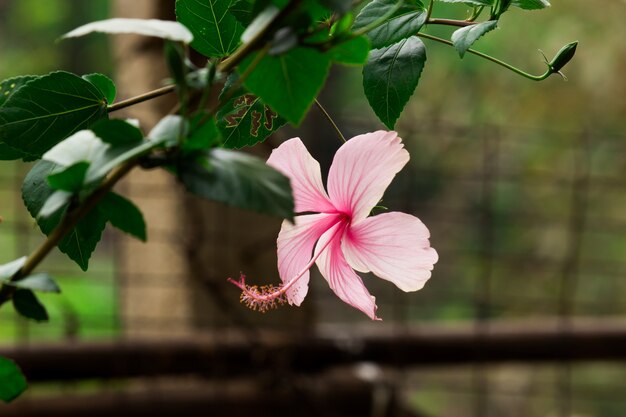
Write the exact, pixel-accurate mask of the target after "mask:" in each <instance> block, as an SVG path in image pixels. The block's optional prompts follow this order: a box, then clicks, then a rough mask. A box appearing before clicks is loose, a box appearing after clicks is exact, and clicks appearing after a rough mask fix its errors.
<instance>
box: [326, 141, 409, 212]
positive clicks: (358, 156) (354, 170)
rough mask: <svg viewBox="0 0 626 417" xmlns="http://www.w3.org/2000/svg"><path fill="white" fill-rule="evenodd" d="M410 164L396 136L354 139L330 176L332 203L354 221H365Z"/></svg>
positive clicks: (338, 155) (335, 161)
mask: <svg viewBox="0 0 626 417" xmlns="http://www.w3.org/2000/svg"><path fill="white" fill-rule="evenodd" d="M408 161H409V153H408V152H407V151H406V149H404V146H403V145H402V139H400V138H399V137H398V134H397V133H396V132H385V131H382V130H379V131H378V132H374V133H366V134H364V135H360V136H355V137H353V138H352V139H350V140H349V141H347V142H346V143H345V144H344V145H343V146H342V147H341V148H339V150H338V151H337V153H336V154H335V158H334V159H333V163H332V165H331V167H330V171H329V173H328V193H329V195H330V200H331V201H332V202H333V204H334V205H335V207H336V208H337V209H339V210H340V211H343V212H345V213H348V214H350V215H351V216H352V218H353V220H360V219H364V218H365V217H367V216H368V215H369V213H370V211H371V210H372V208H373V207H374V206H375V205H376V204H377V203H378V202H379V201H380V199H381V198H382V197H383V194H384V192H385V190H386V189H387V187H388V186H389V184H390V183H391V181H392V180H393V177H395V175H396V174H397V173H398V172H399V171H400V170H401V169H402V167H403V166H404V165H406V163H407V162H408Z"/></svg>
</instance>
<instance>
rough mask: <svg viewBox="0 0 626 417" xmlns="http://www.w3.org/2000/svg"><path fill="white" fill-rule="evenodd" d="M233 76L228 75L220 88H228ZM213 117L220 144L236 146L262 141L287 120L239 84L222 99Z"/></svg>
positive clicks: (227, 146) (231, 83) (234, 79)
mask: <svg viewBox="0 0 626 417" xmlns="http://www.w3.org/2000/svg"><path fill="white" fill-rule="evenodd" d="M236 79H237V77H235V76H233V77H230V78H229V79H228V82H227V83H226V86H225V87H224V91H229V89H230V88H231V86H232V85H233V84H234V82H235V81H236ZM217 119H218V122H217V126H218V128H219V130H220V132H221V133H222V138H223V144H224V146H225V147H226V148H236V149H238V148H241V147H244V146H252V145H254V144H256V143H259V142H263V141H264V140H265V139H267V137H268V136H269V135H271V134H272V133H273V132H275V131H276V130H278V129H280V128H281V127H282V126H283V125H284V124H285V123H286V122H287V121H286V120H285V119H283V118H282V117H280V116H279V115H278V114H276V112H274V111H273V110H272V109H271V108H270V107H269V106H268V105H266V104H265V103H263V101H262V100H261V99H260V98H259V97H257V96H255V95H254V94H251V93H248V92H247V91H246V90H244V89H243V88H240V89H239V90H238V91H237V92H235V94H233V95H232V97H231V98H230V99H229V100H228V101H227V102H226V103H224V106H223V107H222V108H221V109H220V111H219V112H218V113H217Z"/></svg>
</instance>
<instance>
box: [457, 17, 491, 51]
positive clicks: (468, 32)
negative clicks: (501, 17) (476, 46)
mask: <svg viewBox="0 0 626 417" xmlns="http://www.w3.org/2000/svg"><path fill="white" fill-rule="evenodd" d="M497 25H498V21H497V20H489V21H487V22H482V23H478V24H475V25H472V26H466V27H464V28H461V29H458V30H456V31H455V32H454V33H453V34H452V43H453V44H454V48H455V49H456V50H457V52H458V53H459V56H460V57H461V58H463V56H464V55H465V52H467V50H468V49H469V48H470V47H471V46H472V44H473V43H474V42H476V41H477V40H478V38H480V37H481V36H483V35H484V34H485V33H487V32H490V31H492V30H494V29H495V28H496V26H497Z"/></svg>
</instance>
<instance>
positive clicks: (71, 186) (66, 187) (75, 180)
mask: <svg viewBox="0 0 626 417" xmlns="http://www.w3.org/2000/svg"><path fill="white" fill-rule="evenodd" d="M88 169H89V162H77V163H75V164H74V165H70V166H69V167H67V168H65V169H64V170H63V171H59V172H57V173H55V174H52V175H49V176H48V184H50V187H52V188H53V189H55V190H62V191H69V192H71V193H77V192H79V191H80V190H81V189H82V188H83V184H84V182H85V175H86V174H87V170H88Z"/></svg>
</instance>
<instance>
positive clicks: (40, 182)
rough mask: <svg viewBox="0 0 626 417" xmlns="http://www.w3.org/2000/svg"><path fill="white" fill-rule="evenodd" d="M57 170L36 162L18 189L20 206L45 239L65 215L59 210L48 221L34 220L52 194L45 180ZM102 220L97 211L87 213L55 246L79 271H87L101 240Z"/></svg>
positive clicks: (40, 218)
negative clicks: (74, 263) (27, 213)
mask: <svg viewBox="0 0 626 417" xmlns="http://www.w3.org/2000/svg"><path fill="white" fill-rule="evenodd" d="M58 169H59V167H58V165H56V164H54V163H52V162H50V161H46V160H42V161H39V162H37V163H36V164H35V166H34V167H33V168H32V169H31V171H30V172H29V173H28V174H27V175H26V178H25V180H24V184H23V185H22V198H23V199H24V204H25V205H26V208H27V209H28V212H29V213H30V215H31V216H32V217H33V218H36V219H37V225H38V226H39V228H40V229H41V231H42V232H43V233H44V234H46V235H49V234H50V233H52V231H53V230H54V229H55V228H56V227H57V226H58V225H59V223H60V222H61V220H62V218H63V215H64V214H65V211H66V210H65V208H64V207H63V206H62V207H61V209H58V210H56V211H55V212H54V213H53V214H52V215H50V216H49V217H45V218H44V217H38V214H39V213H40V212H41V210H42V207H43V206H44V204H45V203H46V201H47V200H48V198H49V197H50V196H51V195H52V194H53V193H54V192H55V191H54V190H53V189H52V188H50V185H49V184H48V180H47V179H48V176H49V175H50V174H53V173H54V172H56V170H58ZM65 207H67V205H66V206H65ZM106 220H107V219H106V218H105V217H103V216H102V215H101V213H100V212H99V211H98V210H91V211H90V212H89V213H87V214H86V215H85V217H83V219H82V220H80V221H79V222H78V224H77V225H76V226H75V227H74V228H73V229H72V230H71V231H70V232H69V233H68V234H67V235H66V236H65V238H63V240H61V242H60V243H59V245H58V247H59V250H60V251H61V252H63V253H65V254H66V255H67V256H68V257H69V258H70V259H72V260H73V261H74V262H76V263H77V264H78V265H79V266H80V267H81V268H82V269H83V270H87V268H88V266H89V258H90V257H91V254H92V252H93V251H94V249H95V248H96V245H97V244H98V242H99V241H100V238H101V237H102V231H103V230H104V227H105V225H106Z"/></svg>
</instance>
